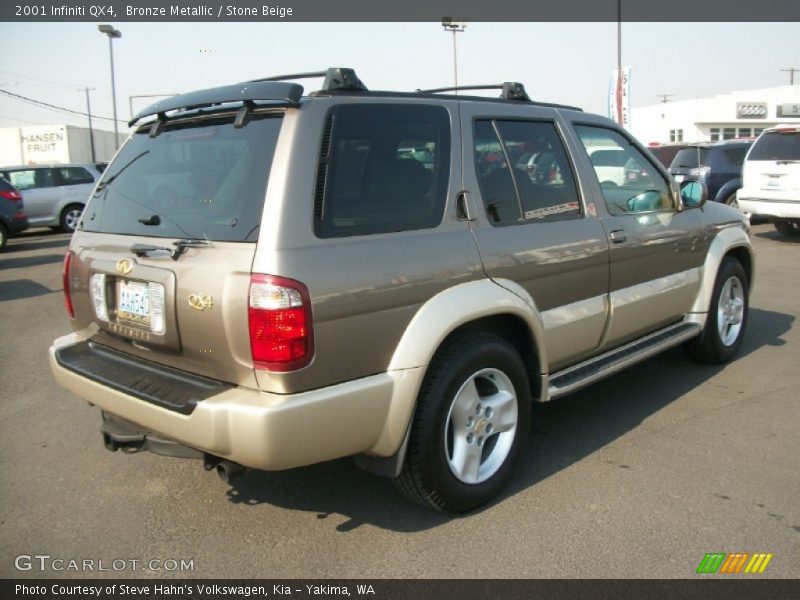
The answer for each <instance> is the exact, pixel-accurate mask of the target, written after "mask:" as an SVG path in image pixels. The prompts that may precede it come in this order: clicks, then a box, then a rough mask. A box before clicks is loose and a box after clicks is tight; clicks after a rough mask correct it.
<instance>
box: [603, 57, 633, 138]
mask: <svg viewBox="0 0 800 600" xmlns="http://www.w3.org/2000/svg"><path fill="white" fill-rule="evenodd" d="M630 85H631V68H630V67H623V68H622V71H613V72H612V73H611V85H610V86H609V89H608V116H609V118H611V119H613V120H614V121H616V122H617V123H619V124H620V125H622V126H623V127H625V128H626V129H630V126H631V106H630V98H631V95H630Z"/></svg>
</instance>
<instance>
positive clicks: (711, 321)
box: [684, 256, 749, 364]
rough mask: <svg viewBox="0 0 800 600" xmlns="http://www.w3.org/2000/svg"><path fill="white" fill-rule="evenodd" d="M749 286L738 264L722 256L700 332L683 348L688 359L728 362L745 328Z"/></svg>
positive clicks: (736, 261)
mask: <svg viewBox="0 0 800 600" xmlns="http://www.w3.org/2000/svg"><path fill="white" fill-rule="evenodd" d="M748 309H749V286H748V282H747V274H746V273H745V270H744V267H742V264H741V263H740V262H739V261H738V260H736V259H735V258H733V257H732V256H726V257H725V258H724V259H723V261H722V264H721V265H720V268H719V271H718V272H717V279H716V282H715V283H714V293H713V295H712V297H711V306H709V309H708V318H707V319H706V326H705V328H704V329H703V332H702V333H701V334H700V335H699V336H698V337H696V338H694V339H693V340H690V341H688V342H687V343H686V344H684V348H685V349H686V352H687V354H688V355H689V356H691V357H692V358H693V359H695V360H696V361H699V362H702V363H708V364H721V363H725V362H728V361H729V360H731V359H732V358H733V357H734V356H735V355H736V352H737V351H738V350H739V346H741V344H742V338H743V337H744V331H745V326H746V325H747V314H748Z"/></svg>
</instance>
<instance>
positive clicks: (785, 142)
mask: <svg viewBox="0 0 800 600" xmlns="http://www.w3.org/2000/svg"><path fill="white" fill-rule="evenodd" d="M747 159H748V160H800V131H787V132H781V131H768V132H767V133H765V134H764V135H762V136H761V137H760V138H758V140H756V143H755V144H754V145H753V149H752V150H751V152H750V156H748V157H747Z"/></svg>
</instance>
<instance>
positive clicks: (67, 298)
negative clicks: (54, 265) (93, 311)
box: [61, 250, 75, 319]
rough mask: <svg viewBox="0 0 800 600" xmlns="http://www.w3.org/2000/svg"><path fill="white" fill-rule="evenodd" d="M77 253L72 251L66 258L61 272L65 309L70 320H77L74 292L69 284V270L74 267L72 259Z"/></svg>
mask: <svg viewBox="0 0 800 600" xmlns="http://www.w3.org/2000/svg"><path fill="white" fill-rule="evenodd" d="M74 256H75V253H74V252H73V251H72V250H70V251H68V252H67V254H66V256H65V257H64V268H63V269H62V271H61V283H62V284H63V285H64V307H65V308H66V309H67V315H68V316H69V318H70V319H74V318H75V309H74V308H73V306H72V290H71V289H70V283H69V268H70V267H71V266H72V259H73V258H74Z"/></svg>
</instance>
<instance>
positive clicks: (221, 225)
mask: <svg viewBox="0 0 800 600" xmlns="http://www.w3.org/2000/svg"><path fill="white" fill-rule="evenodd" d="M281 116H282V115H275V114H257V113H256V114H254V115H253V117H252V118H251V120H250V121H249V122H248V123H247V124H246V125H245V126H244V127H240V128H237V127H235V126H234V123H233V117H230V116H225V117H222V116H220V117H207V118H203V119H191V120H183V121H176V122H174V123H171V124H170V123H167V124H166V125H165V126H164V128H163V131H161V132H160V133H159V134H158V135H157V136H156V137H150V129H151V127H148V126H145V127H143V128H140V129H139V130H138V131H137V132H136V133H134V134H133V136H132V137H131V138H130V140H129V141H128V142H127V143H126V144H125V146H123V147H122V149H121V150H120V151H119V154H118V155H117V157H116V158H115V159H114V162H113V163H111V164H110V165H109V166H108V168H107V169H106V170H105V171H104V172H103V177H102V179H101V180H100V183H99V184H98V185H97V188H96V189H95V192H94V195H93V196H92V198H91V200H90V202H89V204H88V205H87V207H86V209H85V210H84V213H83V218H82V224H83V225H82V226H83V229H85V230H87V231H98V232H103V233H117V234H123V235H137V236H154V237H165V238H200V239H208V240H214V241H229V242H248V241H255V240H257V239H258V230H259V225H260V223H261V213H262V209H263V206H264V196H265V193H266V188H267V178H268V176H269V171H270V167H271V165H272V159H273V156H274V153H275V145H276V143H277V139H278V133H279V131H280V127H281V123H282V122H283V119H282V118H281Z"/></svg>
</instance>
